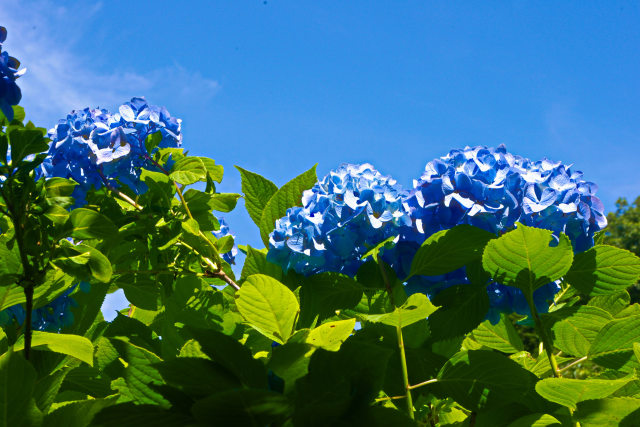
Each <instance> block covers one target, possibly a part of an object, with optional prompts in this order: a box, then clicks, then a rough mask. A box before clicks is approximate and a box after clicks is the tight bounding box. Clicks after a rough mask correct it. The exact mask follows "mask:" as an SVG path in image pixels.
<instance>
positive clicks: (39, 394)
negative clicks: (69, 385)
mask: <svg viewBox="0 0 640 427" xmlns="http://www.w3.org/2000/svg"><path fill="white" fill-rule="evenodd" d="M68 372H69V370H66V369H63V370H59V371H56V372H54V373H53V374H49V375H47V376H45V377H44V378H40V379H39V380H38V381H37V382H36V384H35V388H34V392H33V394H34V398H35V401H36V406H37V407H38V408H39V409H40V410H41V411H42V412H44V413H45V414H46V413H47V412H49V408H50V407H51V405H52V404H53V402H54V401H55V399H56V396H57V394H58V392H59V391H60V386H61V385H62V382H63V381H64V379H65V377H66V376H67V373H68Z"/></svg>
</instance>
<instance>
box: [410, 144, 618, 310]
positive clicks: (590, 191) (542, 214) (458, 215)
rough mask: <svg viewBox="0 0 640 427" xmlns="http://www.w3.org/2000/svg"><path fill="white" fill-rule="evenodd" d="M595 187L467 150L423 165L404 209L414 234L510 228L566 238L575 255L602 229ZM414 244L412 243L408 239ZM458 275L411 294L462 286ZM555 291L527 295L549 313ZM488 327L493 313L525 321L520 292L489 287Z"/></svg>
mask: <svg viewBox="0 0 640 427" xmlns="http://www.w3.org/2000/svg"><path fill="white" fill-rule="evenodd" d="M596 190H597V187H596V185H595V184H593V183H591V182H587V181H585V180H583V179H582V173H581V172H577V171H573V170H572V169H571V166H566V165H563V164H561V163H560V162H551V161H549V160H547V159H543V160H540V161H537V162H533V161H531V160H529V159H526V158H523V157H520V156H515V155H513V154H510V153H508V152H507V150H506V148H505V147H504V145H501V146H499V147H497V148H487V147H482V146H480V147H466V148H465V149H463V150H452V151H451V152H449V154H448V155H446V156H444V157H442V158H440V159H436V160H433V161H431V162H429V163H428V164H427V166H426V168H425V172H424V174H423V175H422V177H421V178H420V180H417V181H415V182H414V190H413V191H412V192H411V195H410V196H409V197H407V199H406V206H407V208H408V209H409V211H410V216H411V218H412V219H413V221H414V230H415V231H417V232H418V233H420V234H422V235H424V238H426V237H428V236H430V235H431V234H433V233H435V232H436V231H439V230H442V229H448V228H451V227H453V226H455V225H458V224H470V225H474V226H476V227H480V228H482V229H485V230H487V231H490V232H492V233H496V234H501V233H504V232H506V231H508V230H509V229H511V228H512V227H514V225H515V223H516V222H521V223H523V224H525V225H530V226H535V227H538V228H545V229H548V230H551V231H552V232H553V233H554V234H555V235H559V233H561V232H563V233H565V234H567V235H568V236H569V237H570V239H571V241H572V242H573V245H574V250H575V251H576V252H582V251H584V250H587V249H589V248H590V247H591V246H593V244H594V241H593V239H594V235H595V233H596V232H597V231H600V230H602V229H603V228H604V227H606V225H607V220H606V217H605V215H604V212H603V211H604V206H603V205H602V203H601V202H600V200H599V199H598V198H597V197H596V196H595V192H596ZM412 238H413V239H414V240H415V239H416V238H415V236H412ZM458 276H460V272H453V273H452V274H451V275H447V276H446V277H439V278H433V279H431V278H420V279H416V280H415V281H414V282H413V283H411V284H410V286H411V287H412V288H413V289H421V291H423V292H426V293H427V294H430V295H433V294H436V293H437V292H438V291H439V290H441V289H443V288H444V287H447V286H449V284H454V283H457V284H460V283H464V281H463V280H462V278H461V277H458ZM558 290H559V287H558V285H557V284H555V283H549V284H547V285H545V286H543V287H542V288H540V289H538V290H537V291H536V292H535V293H534V301H535V304H536V308H537V309H538V310H540V311H542V312H545V311H546V310H547V309H548V301H549V300H552V299H553V296H554V295H555V293H556V292H557V291H558ZM488 294H489V299H490V302H491V310H490V312H489V315H488V317H489V319H490V320H492V321H493V322H497V321H498V320H499V314H500V312H506V313H511V312H516V313H520V314H524V315H526V314H528V313H529V309H528V306H527V302H526V300H525V298H524V295H523V294H522V292H521V291H520V290H518V289H516V288H512V287H507V286H503V285H500V284H497V283H492V284H490V285H489V287H488Z"/></svg>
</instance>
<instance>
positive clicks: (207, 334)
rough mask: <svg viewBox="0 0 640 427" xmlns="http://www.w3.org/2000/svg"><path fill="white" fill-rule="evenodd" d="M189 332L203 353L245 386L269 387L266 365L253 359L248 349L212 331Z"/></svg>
mask: <svg viewBox="0 0 640 427" xmlns="http://www.w3.org/2000/svg"><path fill="white" fill-rule="evenodd" d="M189 332H191V334H192V335H193V336H194V337H195V339H196V340H197V341H198V343H200V346H201V348H202V351H203V352H204V353H205V354H206V355H207V356H209V357H210V358H211V360H213V361H215V362H216V363H218V364H220V365H221V366H223V367H224V368H225V369H227V370H228V371H229V372H231V373H232V374H234V375H235V376H236V377H237V378H238V379H239V380H240V381H241V382H242V384H243V385H244V386H246V387H253V388H266V387H267V373H266V371H265V368H264V365H263V364H262V362H260V361H259V360H257V359H254V358H253V356H252V354H251V352H250V351H249V348H248V347H246V346H243V345H242V344H240V343H239V342H238V341H236V340H235V339H233V338H231V337H229V336H227V335H225V334H223V333H221V332H218V331H214V330H212V329H197V328H189Z"/></svg>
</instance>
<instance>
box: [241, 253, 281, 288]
mask: <svg viewBox="0 0 640 427" xmlns="http://www.w3.org/2000/svg"><path fill="white" fill-rule="evenodd" d="M265 251H266V250H265ZM252 274H266V275H267V276H271V277H273V278H274V279H276V280H282V268H281V267H280V266H279V265H277V264H273V263H271V262H269V261H267V254H266V253H265V252H263V251H260V250H258V249H254V248H252V247H251V246H247V258H246V259H245V260H244V265H243V266H242V274H241V275H240V280H241V281H244V280H245V279H246V278H247V277H249V276H251V275H252Z"/></svg>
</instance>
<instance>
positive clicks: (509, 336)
mask: <svg viewBox="0 0 640 427" xmlns="http://www.w3.org/2000/svg"><path fill="white" fill-rule="evenodd" d="M471 338H472V339H473V340H475V341H476V342H478V343H479V344H481V345H483V346H485V347H489V348H492V349H494V350H498V351H501V352H503V353H508V354H511V353H517V352H519V351H523V350H524V344H523V343H522V339H520V336H519V335H518V332H517V331H516V329H515V328H514V327H513V324H512V323H511V321H510V320H509V318H508V317H506V316H505V315H504V314H502V315H501V316H500V322H498V324H496V325H492V324H491V322H489V321H488V320H485V321H484V322H482V324H480V326H478V327H477V328H476V329H474V331H473V332H472V333H471Z"/></svg>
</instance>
